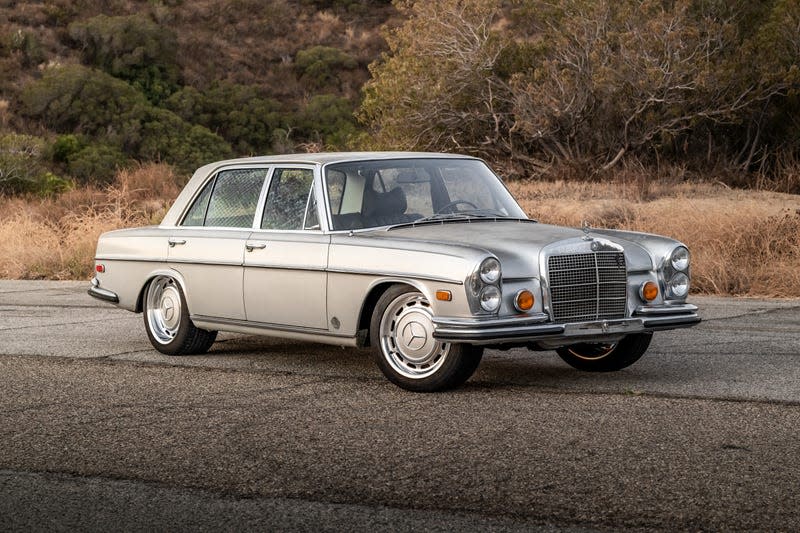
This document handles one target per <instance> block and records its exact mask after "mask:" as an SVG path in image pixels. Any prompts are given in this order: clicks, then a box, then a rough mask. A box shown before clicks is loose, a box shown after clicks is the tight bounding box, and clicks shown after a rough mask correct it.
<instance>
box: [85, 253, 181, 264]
mask: <svg viewBox="0 0 800 533" xmlns="http://www.w3.org/2000/svg"><path fill="white" fill-rule="evenodd" d="M94 260H95V261H124V262H129V263H166V262H167V258H166V257H162V258H159V257H137V258H132V257H122V256H119V257H118V256H113V255H102V256H100V255H98V256H96V257H95V258H94Z"/></svg>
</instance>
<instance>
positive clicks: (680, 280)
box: [668, 272, 689, 298]
mask: <svg viewBox="0 0 800 533" xmlns="http://www.w3.org/2000/svg"><path fill="white" fill-rule="evenodd" d="M668 287H669V293H670V295H672V296H674V297H676V298H684V297H686V295H687V294H689V276H687V275H686V274H684V273H683V272H678V273H677V274H675V275H674V276H672V279H671V280H669V284H668Z"/></svg>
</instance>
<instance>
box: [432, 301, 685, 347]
mask: <svg viewBox="0 0 800 533" xmlns="http://www.w3.org/2000/svg"><path fill="white" fill-rule="evenodd" d="M549 319H550V317H549V315H547V314H545V313H537V314H535V315H529V316H523V317H512V318H490V319H459V318H434V319H433V323H434V325H435V327H436V329H435V330H434V332H433V336H434V337H435V338H436V339H437V340H439V341H442V342H466V343H470V344H509V343H525V342H543V344H546V345H548V346H549V345H552V346H556V345H558V344H560V343H561V341H564V342H563V344H574V343H577V342H602V341H614V340H618V339H620V338H622V337H624V336H626V335H629V334H631V333H641V332H652V331H660V330H668V329H678V328H688V327H691V326H694V325H696V324H698V323H699V322H700V317H699V316H698V315H697V306H695V305H691V304H680V305H662V306H657V307H655V306H652V307H651V306H641V307H638V308H637V309H636V310H635V311H634V313H633V316H631V317H630V318H623V319H618V320H596V321H590V322H571V323H566V324H556V323H553V322H547V321H548V320H549Z"/></svg>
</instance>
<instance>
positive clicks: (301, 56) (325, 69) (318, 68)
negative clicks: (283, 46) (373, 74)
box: [295, 46, 358, 89]
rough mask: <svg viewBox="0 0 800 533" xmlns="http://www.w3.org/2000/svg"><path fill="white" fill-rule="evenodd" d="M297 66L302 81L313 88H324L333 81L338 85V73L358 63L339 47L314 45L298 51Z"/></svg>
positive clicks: (354, 66) (352, 67)
mask: <svg viewBox="0 0 800 533" xmlns="http://www.w3.org/2000/svg"><path fill="white" fill-rule="evenodd" d="M295 66H296V68H297V70H298V72H299V73H300V76H301V77H300V80H301V81H302V82H304V83H306V84H308V85H309V86H310V87H311V88H313V89H322V88H324V87H326V86H328V85H330V84H333V83H336V84H337V85H338V84H339V83H340V81H339V80H338V77H337V74H338V73H339V72H340V71H341V70H343V69H354V68H356V67H357V66H358V63H357V62H356V60H355V59H353V58H352V57H350V55H348V54H347V53H345V52H343V51H341V50H339V49H338V48H332V47H330V46H313V47H311V48H309V49H307V50H301V51H299V52H297V57H296V58H295Z"/></svg>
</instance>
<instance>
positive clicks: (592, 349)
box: [556, 333, 653, 372]
mask: <svg viewBox="0 0 800 533" xmlns="http://www.w3.org/2000/svg"><path fill="white" fill-rule="evenodd" d="M652 338H653V334H652V333H636V334H633V335H628V336H627V337H623V338H622V339H621V340H620V341H618V342H611V343H607V344H603V343H581V344H573V345H572V346H565V347H563V348H559V349H557V350H556V352H557V353H558V355H559V356H560V357H561V359H563V360H564V362H566V363H567V364H568V365H570V366H572V367H573V368H577V369H578V370H583V371H586V372H614V371H616V370H622V369H623V368H625V367H628V366H631V365H632V364H633V363H635V362H636V361H638V360H639V359H640V358H641V357H642V356H643V355H644V353H645V352H646V351H647V348H648V346H650V340H651V339H652Z"/></svg>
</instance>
